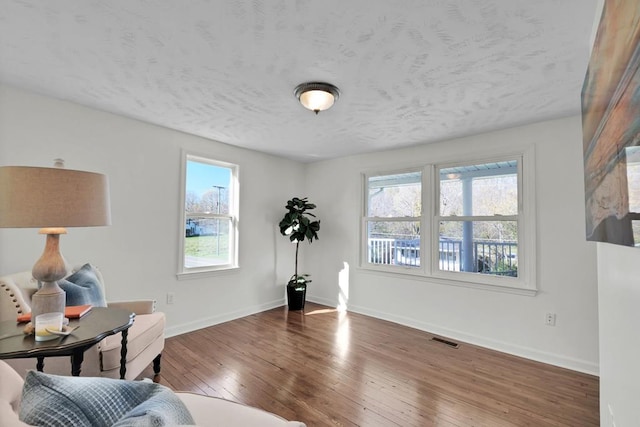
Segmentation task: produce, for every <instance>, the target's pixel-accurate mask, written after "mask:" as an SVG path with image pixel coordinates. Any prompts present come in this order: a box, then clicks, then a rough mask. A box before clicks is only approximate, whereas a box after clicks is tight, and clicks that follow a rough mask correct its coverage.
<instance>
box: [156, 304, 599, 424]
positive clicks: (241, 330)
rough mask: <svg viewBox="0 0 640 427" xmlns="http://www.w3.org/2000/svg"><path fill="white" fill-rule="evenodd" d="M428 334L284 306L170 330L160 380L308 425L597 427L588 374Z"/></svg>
mask: <svg viewBox="0 0 640 427" xmlns="http://www.w3.org/2000/svg"><path fill="white" fill-rule="evenodd" d="M432 337H433V335H432V334H429V333H427V332H423V331H419V330H416V329H412V328H408V327H405V326H400V325H397V324H394V323H391V322H387V321H384V320H378V319H375V318H371V317H368V316H364V315H360V314H356V313H343V312H338V311H336V310H334V309H330V308H328V307H324V306H321V305H317V304H312V303H307V306H306V308H305V310H304V312H289V311H287V309H286V308H285V307H281V308H277V309H274V310H270V311H266V312H263V313H259V314H255V315H252V316H248V317H245V318H242V319H238V320H234V321H232V322H227V323H224V324H220V325H216V326H212V327H209V328H205V329H201V330H198V331H194V332H191V333H188V334H184V335H180V336H176V337H173V338H169V339H168V340H167V342H166V347H165V350H164V353H163V357H162V372H161V374H160V376H159V377H157V381H158V382H160V383H161V384H165V385H167V386H169V387H171V388H172V389H174V390H176V391H192V392H196V393H202V394H207V395H211V396H217V397H223V398H226V399H230V400H233V401H237V402H241V403H245V404H248V405H252V406H257V407H260V408H263V409H265V410H267V411H270V412H274V413H276V414H279V415H281V416H283V417H285V418H287V419H290V420H299V421H303V422H305V423H306V424H307V425H308V426H309V427H311V426H325V425H338V426H395V425H398V426H432V425H437V426H492V427H493V426H580V427H583V426H597V425H598V424H599V413H598V378H597V377H594V376H590V375H586V374H581V373H577V372H574V371H570V370H567V369H562V368H558V367H554V366H550V365H545V364H543V363H538V362H533V361H530V360H527V359H523V358H519V357H515V356H511V355H507V354H504V353H499V352H495V351H492V350H487V349H485V348H481V347H477V346H473V345H470V344H465V343H460V346H459V348H451V347H449V346H447V345H445V344H442V343H438V342H435V341H432V340H431V338H432ZM145 374H146V375H147V376H152V375H153V371H152V370H151V368H149V369H148V372H147V371H145Z"/></svg>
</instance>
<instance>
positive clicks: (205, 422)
mask: <svg viewBox="0 0 640 427" xmlns="http://www.w3.org/2000/svg"><path fill="white" fill-rule="evenodd" d="M176 394H177V395H178V397H179V398H180V399H181V400H182V402H183V403H184V404H185V405H186V406H187V408H188V409H189V412H191V416H192V417H193V419H194V421H195V422H196V424H197V425H198V426H199V427H227V426H243V427H253V426H255V427H305V424H304V423H301V422H299V421H287V420H285V419H284V418H282V417H280V416H278V415H276V414H272V413H271V412H267V411H263V410H262V409H259V408H254V407H252V406H246V405H242V404H240V403H236V402H232V401H230V400H224V399H218V398H216V397H211V396H203V395H200V394H193V393H176Z"/></svg>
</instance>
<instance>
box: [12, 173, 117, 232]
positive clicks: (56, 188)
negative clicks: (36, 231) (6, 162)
mask: <svg viewBox="0 0 640 427" xmlns="http://www.w3.org/2000/svg"><path fill="white" fill-rule="evenodd" d="M110 224H111V212H110V209H109V182H108V180H107V177H106V176H105V175H102V174H98V173H92V172H84V171H77V170H70V169H61V168H41V167H28V166H2V167H0V227H3V228H43V227H91V226H101V225H110Z"/></svg>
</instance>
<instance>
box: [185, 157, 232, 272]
mask: <svg viewBox="0 0 640 427" xmlns="http://www.w3.org/2000/svg"><path fill="white" fill-rule="evenodd" d="M188 161H194V162H199V163H205V164H209V165H212V166H218V167H223V168H228V169H230V171H231V182H230V183H229V190H228V191H229V213H228V214H218V213H212V212H208V213H205V212H200V213H198V214H197V215H196V216H198V217H207V218H213V219H215V218H219V219H224V220H225V221H229V223H230V226H229V242H228V245H229V256H230V262H229V263H227V264H219V265H211V266H204V267H186V266H185V264H184V255H185V223H186V220H187V218H188V216H189V215H188V214H187V212H186V209H185V203H186V200H185V199H186V190H187V189H186V184H187V162H188ZM181 166H182V167H181V179H180V215H179V216H180V224H179V227H178V231H179V242H180V243H179V247H180V250H179V258H178V273H177V277H178V279H185V278H194V277H201V276H207V275H212V274H217V273H220V272H226V271H229V270H235V269H237V268H239V263H238V237H239V230H238V224H239V214H240V209H239V198H240V197H239V195H240V181H239V175H240V167H239V166H238V165H237V164H234V163H229V162H226V161H221V160H217V159H213V158H211V157H208V156H206V155H202V154H196V153H191V152H187V151H183V152H182V165H181Z"/></svg>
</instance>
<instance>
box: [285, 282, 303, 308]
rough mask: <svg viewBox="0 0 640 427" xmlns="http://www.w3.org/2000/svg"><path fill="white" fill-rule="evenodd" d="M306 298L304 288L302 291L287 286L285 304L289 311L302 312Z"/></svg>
mask: <svg viewBox="0 0 640 427" xmlns="http://www.w3.org/2000/svg"><path fill="white" fill-rule="evenodd" d="M306 296H307V288H306V286H305V287H304V288H302V289H300V288H298V289H296V288H294V287H293V286H287V303H288V304H289V310H302V309H303V308H304V302H305V299H306Z"/></svg>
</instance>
